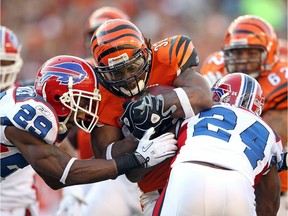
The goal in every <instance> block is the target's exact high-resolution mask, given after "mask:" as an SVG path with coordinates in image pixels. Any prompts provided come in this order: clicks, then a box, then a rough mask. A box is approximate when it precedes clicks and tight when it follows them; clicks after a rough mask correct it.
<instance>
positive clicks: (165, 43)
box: [151, 35, 199, 70]
mask: <svg viewBox="0 0 288 216" xmlns="http://www.w3.org/2000/svg"><path fill="white" fill-rule="evenodd" d="M151 50H152V59H153V63H154V64H167V65H173V66H175V68H176V67H178V68H183V69H184V70H185V69H186V68H187V67H193V66H198V64H199V58H198V55H197V51H196V49H195V48H194V45H193V43H192V40H191V38H190V37H189V36H187V35H175V36H172V37H168V38H165V39H163V40H161V41H158V42H156V43H154V44H153V45H152V46H151Z"/></svg>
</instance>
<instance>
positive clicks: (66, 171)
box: [60, 157, 77, 184]
mask: <svg viewBox="0 0 288 216" xmlns="http://www.w3.org/2000/svg"><path fill="white" fill-rule="evenodd" d="M75 160H77V158H75V157H72V158H71V159H70V160H69V162H68V163H67V165H66V167H65V169H64V172H63V174H62V177H61V179H60V182H61V183H63V184H65V182H66V178H67V176H68V173H69V171H70V168H71V166H72V164H73V163H74V161H75Z"/></svg>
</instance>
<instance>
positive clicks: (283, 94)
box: [258, 61, 288, 113]
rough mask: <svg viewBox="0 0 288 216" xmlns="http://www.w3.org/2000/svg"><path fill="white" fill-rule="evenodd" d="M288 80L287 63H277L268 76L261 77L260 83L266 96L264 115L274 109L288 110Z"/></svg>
mask: <svg viewBox="0 0 288 216" xmlns="http://www.w3.org/2000/svg"><path fill="white" fill-rule="evenodd" d="M287 78H288V67H287V61H279V62H277V64H275V65H274V67H273V68H272V70H271V71H270V72H269V73H268V75H267V76H264V77H260V79H259V80H258V81H259V83H260V85H261V86H262V89H263V92H264V96H265V105H264V109H263V113H264V112H266V111H268V110H272V109H273V110H280V109H287V104H288V103H287V98H288V96H287V85H288V83H287Z"/></svg>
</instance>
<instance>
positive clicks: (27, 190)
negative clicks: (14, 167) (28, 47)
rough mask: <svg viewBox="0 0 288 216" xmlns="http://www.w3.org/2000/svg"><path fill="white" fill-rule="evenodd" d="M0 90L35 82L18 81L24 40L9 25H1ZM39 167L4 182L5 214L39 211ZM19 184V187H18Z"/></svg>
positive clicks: (2, 205)
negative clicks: (37, 175)
mask: <svg viewBox="0 0 288 216" xmlns="http://www.w3.org/2000/svg"><path fill="white" fill-rule="evenodd" d="M0 35H1V38H2V40H1V42H0V65H1V67H0V92H2V91H5V90H7V89H8V88H12V87H14V86H22V85H28V84H33V83H32V82H31V83H30V82H21V83H19V82H16V79H17V76H18V74H19V73H20V71H21V68H22V65H23V60H22V57H21V48H22V44H21V43H20V41H19V39H18V37H17V36H16V34H15V33H14V32H13V31H12V30H11V29H9V28H7V27H6V26H0ZM34 177H35V171H34V170H33V169H32V167H31V166H27V167H25V168H23V169H21V170H19V172H16V173H13V174H12V175H11V176H9V177H8V180H7V181H3V182H1V185H0V187H1V190H0V196H1V208H0V214H1V215H8V213H9V215H10V216H13V215H15V216H19V215H20V216H21V215H23V216H24V215H25V213H29V214H30V215H32V216H36V215H38V214H39V207H38V201H37V195H36V188H35V184H34ZM15 185H17V187H15Z"/></svg>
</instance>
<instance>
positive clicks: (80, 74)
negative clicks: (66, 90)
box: [40, 62, 87, 85]
mask: <svg viewBox="0 0 288 216" xmlns="http://www.w3.org/2000/svg"><path fill="white" fill-rule="evenodd" d="M43 72H44V73H45V74H44V75H43V76H42V77H41V80H40V82H41V83H44V82H46V81H47V80H48V79H49V78H51V77H57V81H59V82H60V84H64V85H68V81H69V77H71V76H72V77H73V83H74V84H78V83H81V82H82V81H83V80H84V79H85V77H86V76H87V72H86V71H85V70H84V69H83V67H82V66H81V65H80V64H78V63H75V62H69V63H60V64H55V65H53V66H47V67H45V69H44V70H43Z"/></svg>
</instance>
